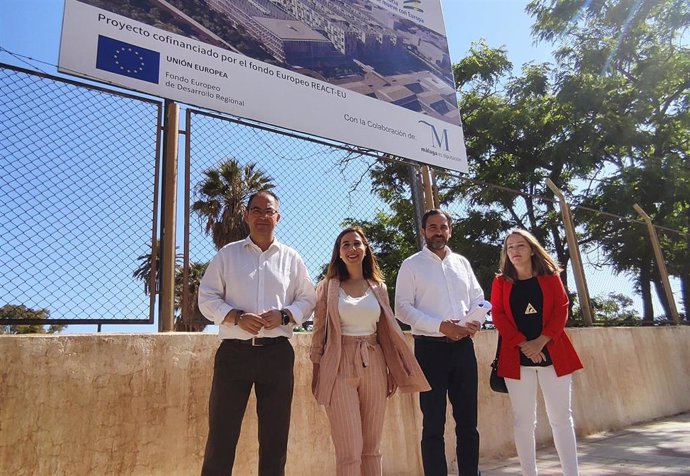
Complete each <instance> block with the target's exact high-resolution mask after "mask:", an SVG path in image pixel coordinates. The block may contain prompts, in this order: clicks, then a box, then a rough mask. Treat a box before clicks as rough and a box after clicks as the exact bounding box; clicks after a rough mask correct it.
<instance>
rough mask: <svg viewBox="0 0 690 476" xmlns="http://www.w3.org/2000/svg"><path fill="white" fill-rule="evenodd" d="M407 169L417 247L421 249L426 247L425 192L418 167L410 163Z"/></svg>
mask: <svg viewBox="0 0 690 476" xmlns="http://www.w3.org/2000/svg"><path fill="white" fill-rule="evenodd" d="M407 169H408V171H409V173H410V195H411V198H412V209H413V210H414V232H415V237H416V238H417V249H418V250H421V249H422V248H423V247H424V237H423V236H422V216H423V215H424V205H423V203H424V192H423V190H422V189H421V187H420V186H419V177H418V176H417V172H418V171H419V169H418V167H417V166H415V165H412V164H410V165H408V166H407Z"/></svg>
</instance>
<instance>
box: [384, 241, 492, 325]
mask: <svg viewBox="0 0 690 476" xmlns="http://www.w3.org/2000/svg"><path fill="white" fill-rule="evenodd" d="M483 300H484V291H482V288H481V287H480V286H479V282H478V281H477V278H476V277H475V275H474V272H473V271H472V267H471V266H470V263H469V261H467V259H466V258H465V257H464V256H461V255H459V254H457V253H453V252H452V251H451V249H450V248H448V247H447V246H446V255H445V257H444V258H443V259H441V258H439V257H438V256H437V255H436V254H435V253H434V252H433V251H431V250H430V249H429V248H427V247H426V246H425V247H424V248H423V249H422V251H420V252H419V253H416V254H414V255H412V256H410V257H409V258H407V259H406V260H405V261H403V263H402V265H401V266H400V271H399V272H398V279H397V281H396V284H395V317H397V318H398V319H400V320H401V321H402V322H404V323H406V324H409V325H410V326H411V327H412V333H413V334H419V335H427V336H433V337H443V334H442V333H441V332H440V331H439V327H440V326H441V322H442V321H444V320H446V319H461V318H462V317H463V316H464V315H465V314H467V312H468V311H470V310H471V309H474V308H475V307H477V306H478V305H479V303H481V302H482V301H483Z"/></svg>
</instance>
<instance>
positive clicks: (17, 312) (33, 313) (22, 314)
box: [0, 304, 67, 334]
mask: <svg viewBox="0 0 690 476" xmlns="http://www.w3.org/2000/svg"><path fill="white" fill-rule="evenodd" d="M49 318H50V311H49V310H48V309H31V308H29V307H26V306H25V305H23V304H5V305H4V306H2V307H0V319H49ZM65 327H67V326H66V325H65V324H50V325H49V326H48V328H46V327H45V326H41V325H37V324H31V325H22V324H8V325H2V326H0V334H55V333H57V332H60V331H62V330H63V329H64V328H65Z"/></svg>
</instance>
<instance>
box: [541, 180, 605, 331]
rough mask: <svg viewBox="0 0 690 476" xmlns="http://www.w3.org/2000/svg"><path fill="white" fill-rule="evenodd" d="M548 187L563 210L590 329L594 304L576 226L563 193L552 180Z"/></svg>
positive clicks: (571, 253)
mask: <svg viewBox="0 0 690 476" xmlns="http://www.w3.org/2000/svg"><path fill="white" fill-rule="evenodd" d="M546 185H547V186H548V187H549V188H550V189H551V191H552V192H553V193H554V195H556V197H558V203H559V206H560V209H561V217H562V218H563V226H564V227H565V236H566V239H567V241H568V250H569V251H570V262H571V263H572V265H573V275H574V276H575V286H576V287H577V296H578V299H579V300H580V309H581V310H582V317H583V318H584V319H585V324H586V325H587V326H589V327H591V326H592V324H593V317H592V316H593V315H594V313H593V312H592V304H591V302H590V300H589V289H588V288H587V280H586V279H585V271H584V268H583V266H582V257H581V256H580V246H579V245H578V242H577V235H576V234H575V224H574V223H573V217H572V215H571V214H570V205H568V202H567V201H566V199H565V196H564V195H563V192H561V190H560V189H559V188H558V187H556V184H554V183H553V182H552V181H551V179H546Z"/></svg>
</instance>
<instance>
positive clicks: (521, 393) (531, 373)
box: [505, 365, 579, 476]
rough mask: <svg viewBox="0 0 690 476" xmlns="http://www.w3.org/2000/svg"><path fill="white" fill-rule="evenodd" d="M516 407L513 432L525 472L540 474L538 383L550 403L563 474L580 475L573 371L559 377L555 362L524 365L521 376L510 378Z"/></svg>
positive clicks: (512, 402)
mask: <svg viewBox="0 0 690 476" xmlns="http://www.w3.org/2000/svg"><path fill="white" fill-rule="evenodd" d="M505 380H506V386H507V387H508V395H509V397H510V405H511V406H512V409H513V433H514V436H515V449H516V450H517V454H518V459H519V460H520V467H521V468H522V474H523V476H537V455H536V449H535V441H534V430H535V428H536V426H537V383H538V384H539V386H540V387H541V393H542V395H543V396H544V403H545V404H546V414H547V415H548V417H549V423H550V424H551V432H552V434H553V442H554V445H555V446H556V451H557V452H558V458H559V459H560V461H561V469H562V470H563V476H577V475H578V474H579V473H578V468H577V443H576V441H575V427H574V425H573V416H572V412H571V409H570V386H571V382H572V374H569V375H564V376H562V377H559V376H557V375H556V371H555V370H554V368H553V365H550V366H548V367H525V366H521V367H520V379H519V380H516V379H511V378H506V379H505Z"/></svg>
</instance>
